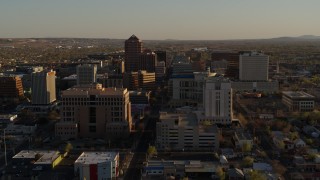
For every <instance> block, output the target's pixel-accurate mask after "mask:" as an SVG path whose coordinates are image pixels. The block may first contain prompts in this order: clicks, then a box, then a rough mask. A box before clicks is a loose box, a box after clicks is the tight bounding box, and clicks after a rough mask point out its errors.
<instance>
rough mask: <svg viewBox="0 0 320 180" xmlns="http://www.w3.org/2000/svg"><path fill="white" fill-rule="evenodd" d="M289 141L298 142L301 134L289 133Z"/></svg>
mask: <svg viewBox="0 0 320 180" xmlns="http://www.w3.org/2000/svg"><path fill="white" fill-rule="evenodd" d="M288 136H289V139H290V140H296V139H298V138H299V133H298V132H296V131H295V132H289V135H288Z"/></svg>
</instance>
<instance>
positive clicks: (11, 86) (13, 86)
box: [0, 76, 23, 98]
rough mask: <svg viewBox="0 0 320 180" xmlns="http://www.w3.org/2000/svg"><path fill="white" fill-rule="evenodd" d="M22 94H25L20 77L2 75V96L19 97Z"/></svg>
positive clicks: (0, 90)
mask: <svg viewBox="0 0 320 180" xmlns="http://www.w3.org/2000/svg"><path fill="white" fill-rule="evenodd" d="M21 96H23V87H22V81H21V78H20V77H18V76H4V77H0V98H19V97H21Z"/></svg>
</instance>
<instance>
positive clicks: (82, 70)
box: [77, 64, 97, 85]
mask: <svg viewBox="0 0 320 180" xmlns="http://www.w3.org/2000/svg"><path fill="white" fill-rule="evenodd" d="M96 82H97V66H96V65H94V64H84V65H78V66H77V85H86V84H92V83H96Z"/></svg>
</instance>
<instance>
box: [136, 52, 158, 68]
mask: <svg viewBox="0 0 320 180" xmlns="http://www.w3.org/2000/svg"><path fill="white" fill-rule="evenodd" d="M156 62H157V55H156V54H155V53H154V52H152V51H151V50H145V51H144V52H143V53H141V55H140V60H139V70H145V71H147V72H155V66H156Z"/></svg>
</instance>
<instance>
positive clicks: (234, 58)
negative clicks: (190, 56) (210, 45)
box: [211, 51, 239, 79]
mask: <svg viewBox="0 0 320 180" xmlns="http://www.w3.org/2000/svg"><path fill="white" fill-rule="evenodd" d="M211 60H212V61H213V62H214V61H223V60H225V61H227V69H226V71H225V77H228V78H232V79H239V53H237V52H231V51H215V52H213V53H212V54H211Z"/></svg>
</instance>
